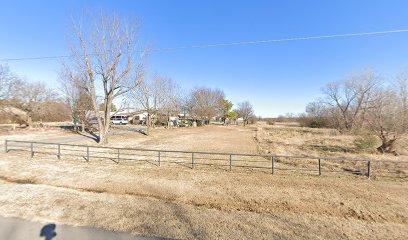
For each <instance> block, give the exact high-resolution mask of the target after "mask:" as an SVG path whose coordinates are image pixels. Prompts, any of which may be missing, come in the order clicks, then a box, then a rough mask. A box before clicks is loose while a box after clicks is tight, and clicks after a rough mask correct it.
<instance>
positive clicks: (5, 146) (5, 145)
mask: <svg viewBox="0 0 408 240" xmlns="http://www.w3.org/2000/svg"><path fill="white" fill-rule="evenodd" d="M4 148H5V150H6V153H8V149H7V139H6V142H5V144H4Z"/></svg>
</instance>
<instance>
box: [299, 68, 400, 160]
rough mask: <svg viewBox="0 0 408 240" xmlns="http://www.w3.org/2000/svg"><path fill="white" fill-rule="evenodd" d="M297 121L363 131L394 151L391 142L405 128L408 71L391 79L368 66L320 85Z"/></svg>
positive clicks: (382, 148)
mask: <svg viewBox="0 0 408 240" xmlns="http://www.w3.org/2000/svg"><path fill="white" fill-rule="evenodd" d="M300 122H301V123H302V124H303V125H304V126H309V127H331V128H336V129H338V130H339V131H340V132H342V133H350V132H352V133H356V132H365V133H367V132H368V133H369V134H371V135H374V136H376V137H377V138H378V139H379V140H380V141H381V144H380V146H378V147H377V150H378V151H379V152H381V153H394V154H397V151H396V149H395V144H396V142H397V140H398V139H400V137H401V136H402V135H404V134H406V133H407V132H408V75H407V73H401V74H400V75H399V76H398V77H397V78H396V79H395V80H394V81H390V82H388V81H386V79H385V78H384V77H382V76H381V75H380V74H377V73H375V72H373V71H371V70H365V71H363V72H360V73H357V74H354V75H352V76H351V77H349V78H347V79H345V80H342V81H337V82H331V83H329V84H327V85H326V86H325V87H324V88H322V96H321V98H319V99H317V100H316V101H313V102H311V103H309V104H308V105H307V107H306V113H304V114H302V115H301V116H300Z"/></svg>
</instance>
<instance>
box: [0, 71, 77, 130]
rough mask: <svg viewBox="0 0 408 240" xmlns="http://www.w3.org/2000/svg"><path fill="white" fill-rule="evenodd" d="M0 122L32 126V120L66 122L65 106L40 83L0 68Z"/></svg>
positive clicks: (49, 89)
mask: <svg viewBox="0 0 408 240" xmlns="http://www.w3.org/2000/svg"><path fill="white" fill-rule="evenodd" d="M0 86H1V88H0V122H2V123H19V124H24V125H27V126H28V127H31V126H32V123H33V121H37V122H38V121H45V122H52V121H67V120H69V119H70V114H69V106H68V104H66V102H65V101H64V99H63V98H61V97H60V96H59V95H58V94H57V92H56V91H55V90H53V89H51V88H48V87H47V86H46V85H45V84H44V83H41V82H30V81H28V80H25V79H22V78H21V77H19V76H17V75H16V74H14V73H12V72H11V71H10V69H9V67H8V66H6V65H0Z"/></svg>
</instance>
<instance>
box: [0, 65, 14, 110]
mask: <svg viewBox="0 0 408 240" xmlns="http://www.w3.org/2000/svg"><path fill="white" fill-rule="evenodd" d="M17 79H18V78H17V76H16V75H15V74H13V73H12V72H11V71H10V68H9V67H8V66H6V65H1V64H0V107H1V106H2V105H3V106H4V105H6V102H7V101H8V100H9V99H10V95H11V93H12V92H13V88H14V87H15V86H16V83H17Z"/></svg>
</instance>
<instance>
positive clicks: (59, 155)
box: [57, 143, 61, 159]
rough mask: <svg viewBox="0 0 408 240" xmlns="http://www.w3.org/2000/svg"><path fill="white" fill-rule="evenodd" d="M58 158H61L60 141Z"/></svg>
mask: <svg viewBox="0 0 408 240" xmlns="http://www.w3.org/2000/svg"><path fill="white" fill-rule="evenodd" d="M57 157H58V159H61V144H59V143H58V154H57Z"/></svg>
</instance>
